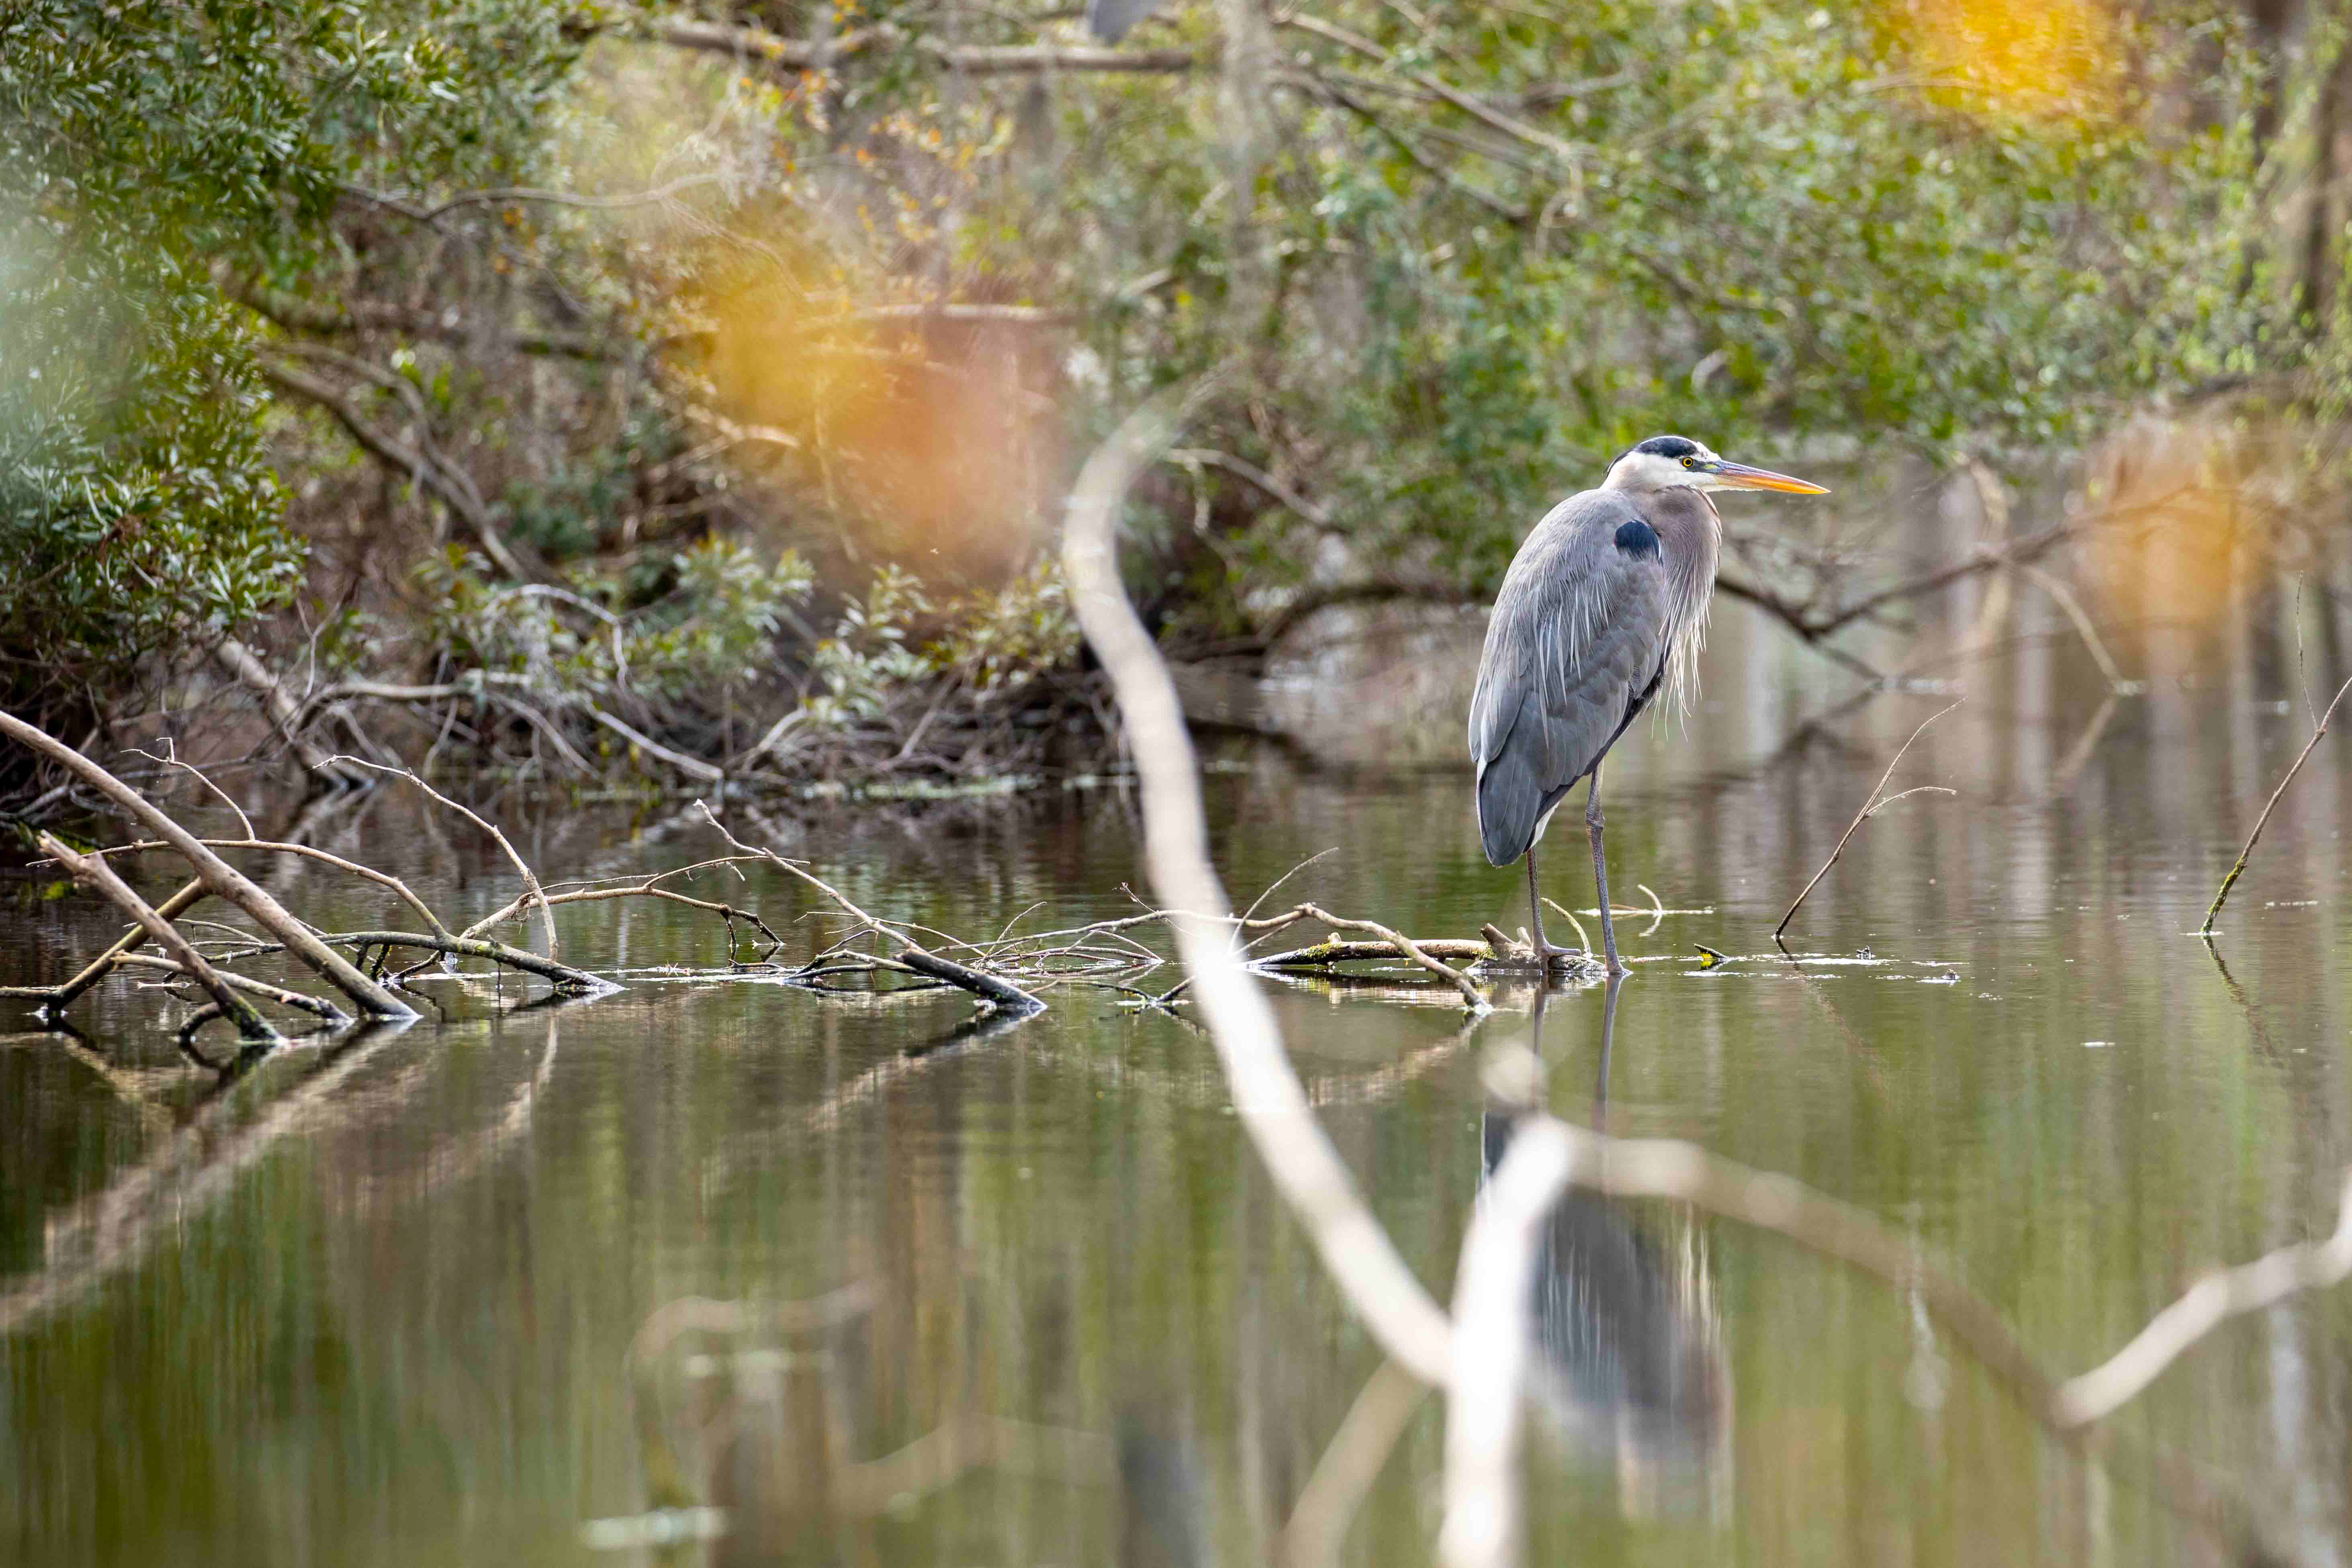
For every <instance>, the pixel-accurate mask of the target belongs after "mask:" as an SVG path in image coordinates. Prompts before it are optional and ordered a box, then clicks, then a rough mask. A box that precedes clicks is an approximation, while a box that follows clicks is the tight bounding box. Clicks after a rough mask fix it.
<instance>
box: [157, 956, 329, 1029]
mask: <svg viewBox="0 0 2352 1568" xmlns="http://www.w3.org/2000/svg"><path fill="white" fill-rule="evenodd" d="M114 965H115V967H117V968H120V969H155V970H162V971H164V972H165V973H173V974H183V975H187V976H188V977H189V978H190V979H194V978H196V976H195V975H194V973H193V972H192V971H191V970H190V969H189V968H188V966H187V965H186V964H184V963H179V962H177V961H176V960H173V959H169V958H159V957H157V956H156V955H155V954H153V953H151V952H126V953H124V954H122V955H121V957H119V958H117V959H116V960H114ZM215 973H216V974H217V975H218V976H219V978H220V982H221V984H224V985H226V986H228V987H229V988H230V989H231V990H234V991H242V992H244V993H245V994H247V995H248V996H258V997H260V998H261V999H262V1000H264V1001H266V1002H275V1003H277V1004H278V1005H279V1006H281V1007H291V1008H293V1009H294V1010H295V1011H296V1012H298V1013H308V1014H310V1016H312V1017H314V1018H318V1019H320V1020H323V1021H324V1022H326V1023H328V1024H331V1025H335V1026H339V1027H340V1026H342V1025H344V1024H348V1023H350V1022H351V1021H352V1016H351V1015H350V1014H348V1013H346V1012H344V1011H343V1010H342V1009H341V1007H338V1006H336V1005H334V1004H333V1003H332V1002H330V1001H328V1000H327V999H326V998H325V997H323V996H308V995H305V994H302V993H301V992H299V991H289V990H288V989H286V987H284V986H283V985H272V984H269V983H268V981H265V980H256V979H254V978H252V977H251V976H250V975H245V974H239V973H236V971H234V970H228V969H222V970H217V971H215Z"/></svg>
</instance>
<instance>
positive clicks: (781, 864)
mask: <svg viewBox="0 0 2352 1568" xmlns="http://www.w3.org/2000/svg"><path fill="white" fill-rule="evenodd" d="M694 804H695V805H696V807H697V808H698V810H700V812H701V813H702V817H703V820H704V821H706V822H708V823H709V824H710V826H712V828H714V829H715V830H716V831H717V832H718V834H719V837H721V838H724V839H725V840H727V842H728V844H729V845H730V847H733V848H735V849H737V850H740V851H741V852H742V853H744V854H746V855H750V856H754V857H757V858H761V859H763V860H765V861H767V862H768V863H769V864H770V865H772V866H773V867H775V868H777V869H778V870H781V871H784V872H788V873H789V874H791V875H792V876H794V877H797V878H799V879H801V880H802V881H803V882H805V883H807V884H808V885H809V886H810V887H812V888H814V889H816V890H817V891H818V892H820V893H823V894H824V896H825V897H826V898H828V899H830V900H833V902H834V903H835V906H836V907H838V908H839V909H840V910H842V911H843V912H845V914H847V915H848V916H849V917H850V918H851V919H852V920H854V921H856V922H857V923H858V924H859V925H860V926H862V927H863V928H865V929H866V931H871V932H873V933H874V934H876V935H877V936H879V937H881V938H882V939H883V940H884V941H885V942H889V943H891V944H892V945H893V946H895V947H897V948H898V952H896V953H894V954H893V955H892V957H893V960H894V961H895V962H896V963H898V964H899V965H901V966H902V967H904V968H907V969H911V970H913V971H914V972H915V973H918V974H925V975H929V977H930V978H932V979H934V980H942V981H945V982H946V983H947V984H950V985H954V986H959V987H961V988H962V989H963V990H966V991H969V992H971V994H973V995H975V996H978V997H980V998H981V999H982V1000H983V1001H986V1002H989V1003H992V1004H994V1005H997V1006H999V1007H1004V1008H1009V1009H1011V1010H1013V1012H1015V1013H1017V1014H1019V1015H1021V1016H1024V1017H1025V1016H1028V1015H1030V1014H1033V1013H1042V1012H1044V1011H1045V1004H1044V1003H1043V1002H1040V1001H1039V1000H1037V998H1036V997H1034V996H1033V995H1031V994H1029V993H1028V992H1026V991H1024V990H1022V989H1021V987H1019V986H1017V985H1015V984H1013V983H1012V982H1010V981H1008V980H1004V979H1003V978H1001V977H999V976H997V975H993V974H990V973H986V972H985V971H983V970H978V969H972V968H969V967H967V966H965V965H963V964H961V963H952V962H950V960H947V959H944V958H941V957H940V956H939V955H938V954H937V953H934V952H929V951H928V950H926V949H925V948H924V947H923V946H922V945H921V944H920V943H919V942H916V941H914V940H913V939H912V938H911V937H909V936H908V935H907V933H906V931H904V930H901V929H900V928H899V927H898V926H894V925H890V924H887V922H885V921H878V920H876V919H875V918H874V917H873V916H872V915H869V914H867V913H866V911H865V910H862V909H859V908H858V907H857V905H856V903H855V902H854V901H852V900H851V899H850V898H849V896H848V895H847V894H845V893H844V892H842V891H841V889H838V888H835V887H834V886H833V885H832V884H831V883H829V882H827V881H825V880H824V879H823V878H821V877H819V876H817V875H816V874H815V873H814V872H813V871H811V870H810V869H809V868H807V867H805V866H801V865H797V864H795V863H794V862H793V861H790V860H787V859H785V858H783V857H782V856H781V855H779V854H777V853H776V852H775V851H774V850H772V849H766V848H762V847H760V846H757V845H751V844H746V843H744V842H743V841H742V840H741V839H740V838H738V837H735V836H734V835H733V834H732V833H730V832H729V831H728V830H727V828H726V826H725V825H724V824H722V823H720V821H719V816H718V814H717V813H716V812H714V811H712V810H711V809H710V805H709V802H707V801H697V802H695V803H694ZM975 951H977V950H976V949H975Z"/></svg>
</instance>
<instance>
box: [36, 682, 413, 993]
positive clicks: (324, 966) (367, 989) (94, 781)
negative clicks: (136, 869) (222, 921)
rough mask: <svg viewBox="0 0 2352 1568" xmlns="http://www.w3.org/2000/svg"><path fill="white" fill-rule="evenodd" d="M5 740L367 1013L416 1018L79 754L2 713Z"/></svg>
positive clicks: (125, 786) (282, 909) (253, 885)
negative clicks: (189, 872)
mask: <svg viewBox="0 0 2352 1568" xmlns="http://www.w3.org/2000/svg"><path fill="white" fill-rule="evenodd" d="M0 735H5V736H7V737H8V738H9V739H11V740H13V741H16V742H18V743H19V744H21V745H25V746H28V747H30V748H32V749H33V750H34V751H36V752H40V753H41V754H42V755H43V756H45V757H47V758H48V759H49V760H50V761H52V762H54V763H58V764H59V765H60V766H62V767H64V768H65V769H67V771H68V772H70V773H73V774H74V775H75V776H77V777H78V778H79V779H80V780H81V781H82V782H83V783H85V784H89V785H90V786H91V787H92V788H94V789H96V790H98V791H99V792H100V794H101V795H105V796H106V797H107V798H108V799H109V800H111V801H113V802H114V803H115V804H116V805H120V806H121V807H122V809H123V810H125V811H127V812H129V813H130V814H131V816H133V817H135V818H137V819H138V820H139V821H140V822H141V823H142V824H143V825H144V826H146V827H147V829H148V830H149V831H150V832H152V833H153V834H154V835H155V836H156V837H159V838H162V839H163V840H164V841H165V842H166V843H168V844H170V845H171V847H173V849H175V850H177V851H178V852H179V854H180V856H181V857H182V858H184V859H185V860H186V861H187V862H188V864H189V865H191V866H192V867H194V868H195V872H196V876H197V878H198V879H200V880H201V881H203V882H204V884H205V888H206V889H208V890H209V891H211V892H212V893H214V894H215V895H216V896H217V897H220V898H224V899H226V900H228V901H229V902H230V903H233V904H235V905H236V907H237V908H239V909H241V910H244V911H245V912H246V913H247V914H248V915H251V916H252V917H253V919H254V921H255V922H256V923H257V924H258V925H259V926H260V927H261V928H262V929H263V930H264V931H268V933H269V934H270V935H271V936H272V937H275V938H276V939H277V940H278V942H280V943H282V944H283V945H284V946H285V947H286V948H287V949H288V951H289V952H292V953H293V954H294V956H295V957H297V958H299V959H300V960H301V961H302V962H303V963H306V964H308V965H310V968H311V969H313V970H315V971H316V972H317V973H320V975H322V976H324V977H325V978H326V979H327V981H328V982H329V983H331V984H332V985H333V986H334V987H335V989H336V990H338V991H341V993H342V994H344V995H346V996H348V997H350V998H351V999H352V1002H353V1003H355V1004H356V1005H358V1006H359V1008H360V1010H361V1011H362V1013H365V1014H369V1015H371V1016H375V1017H379V1018H413V1017H415V1016H416V1009H415V1008H414V1007H411V1006H410V1005H408V1004H407V1003H405V1002H403V1001H402V1000H401V999H400V998H399V997H397V996H395V995H394V994H392V993H391V992H390V991H387V990H385V989H384V988H383V986H382V985H380V984H377V983H376V982H374V981H373V980H371V979H369V978H368V977H367V976H366V975H364V974H362V973H360V971H359V970H358V969H357V968H356V967H354V966H353V965H352V963H350V962H348V961H347V960H346V959H344V958H343V956H342V955H341V953H338V952H335V951H334V950H333V949H332V948H331V947H329V946H327V944H326V943H324V942H320V940H319V939H318V937H317V936H316V935H314V934H313V933H312V932H311V931H310V928H309V927H307V926H305V925H303V924H302V922H301V921H298V920H296V919H295V918H294V917H293V916H292V915H290V914H289V913H288V912H287V911H286V909H285V907H284V906H283V905H281V904H279V903H278V900H275V899H273V898H271V897H270V896H269V895H268V893H266V892H264V891H263V890H262V889H261V888H260V887H259V886H258V885H257V883H255V882H254V881H253V879H250V878H248V877H247V876H246V875H245V874H244V873H243V872H241V871H239V870H237V869H236V868H235V867H234V866H231V865H230V864H229V863H228V862H227V861H226V860H224V859H222V858H220V857H219V856H218V855H215V854H214V853H213V852H212V851H211V850H210V849H208V848H206V847H205V846H204V845H203V844H202V843H201V842H199V841H198V840H197V838H196V837H195V835H194V834H192V833H190V832H189V831H188V830H187V829H185V828H184V827H182V826H180V825H179V824H178V823H176V822H174V821H173V820H172V819H171V818H170V817H169V816H165V815H164V814H163V812H162V811H160V810H158V809H157V808H156V807H155V806H154V805H152V803H151V802H150V801H149V800H148V799H147V798H146V796H144V795H141V794H140V793H139V792H138V791H137V790H134V789H132V788H131V786H130V785H129V784H124V783H123V782H122V781H121V779H118V778H116V777H115V776H114V775H113V774H112V773H108V772H107V771H106V770H105V769H104V768H102V767H100V766H99V765H98V764H97V763H93V762H91V761H90V760H89V758H88V757H85V756H83V755H82V754H81V753H80V752H77V751H75V750H74V749H73V748H72V747H71V746H68V745H67V744H66V743H65V742H62V741H59V740H58V739H56V738H55V737H54V736H51V735H49V734H47V732H45V731H40V730H37V729H35V728H34V727H33V726H32V725H30V724H27V723H26V722H25V721H23V720H22V719H19V718H17V717H16V715H15V714H13V713H8V712H5V711H0Z"/></svg>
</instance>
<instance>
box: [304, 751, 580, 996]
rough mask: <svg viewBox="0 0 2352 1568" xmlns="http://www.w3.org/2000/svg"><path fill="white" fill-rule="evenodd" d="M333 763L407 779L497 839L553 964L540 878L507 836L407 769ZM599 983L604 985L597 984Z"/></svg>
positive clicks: (550, 921) (550, 922)
mask: <svg viewBox="0 0 2352 1568" xmlns="http://www.w3.org/2000/svg"><path fill="white" fill-rule="evenodd" d="M335 760H336V761H337V762H339V763H351V764H352V766H353V767H361V768H365V769H367V770H368V771H369V772H371V773H390V774H391V775H392V776H393V777H394V778H401V779H406V780H407V781H408V782H409V783H410V784H415V786H416V787H417V788H418V789H421V790H423V791H424V792H425V794H426V795H429V796H430V797H432V798H433V799H434V800H436V801H437V802H439V803H440V804H441V805H446V806H447V807H448V808H449V809H450V810H451V811H454V812H456V813H457V815H458V816H462V817H464V818H465V819H466V820H467V821H468V822H470V823H472V824H473V825H474V826H477V827H478V828H480V829H481V830H482V831H483V832H485V833H487V834H488V835H489V836H490V837H492V838H494V839H496V840H497V841H498V846H499V848H500V849H501V850H503V851H505V853H506V858H507V862H508V864H509V865H511V866H512V867H514V868H515V869H516V870H517V871H520V873H522V888H523V895H524V897H526V898H528V899H529V900H530V901H531V902H532V903H534V904H536V905H537V906H538V907H539V929H540V934H541V935H542V936H543V937H545V938H546V939H547V957H548V962H549V963H554V962H555V956H556V953H555V916H554V915H553V914H552V913H551V912H550V910H548V907H547V895H546V894H545V893H544V892H542V891H541V889H540V886H539V879H538V878H537V877H536V876H534V875H533V874H532V873H531V869H530V864H529V863H528V862H527V861H525V860H524V859H523V858H522V857H521V855H520V854H518V853H517V852H516V850H515V847H514V846H513V845H512V844H511V843H509V842H508V840H507V836H506V835H505V834H503V833H501V832H499V828H498V825H497V824H496V823H493V822H491V821H490V820H489V819H488V817H485V816H482V815H481V814H480V813H479V812H477V811H475V810H473V809H472V808H471V807H469V806H464V805H458V804H457V802H456V801H454V800H451V799H450V798H449V797H448V796H447V795H443V794H442V793H441V792H440V791H439V790H437V789H435V788H434V787H433V786H432V785H431V784H426V783H425V781H424V780H423V779H421V778H418V777H417V776H416V774H415V773H414V772H412V771H411V770H409V769H407V768H394V767H386V766H385V765H384V764H383V763H371V762H365V761H362V759H360V758H358V757H344V756H339V757H337V758H336V759H335ZM434 923H435V924H436V926H437V925H438V924H439V923H440V922H438V921H436V922H434ZM567 973H574V974H576V973H580V972H579V971H577V970H572V971H568V972H567ZM599 984H603V983H602V982H599Z"/></svg>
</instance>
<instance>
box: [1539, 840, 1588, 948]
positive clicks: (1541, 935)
mask: <svg viewBox="0 0 2352 1568" xmlns="http://www.w3.org/2000/svg"><path fill="white" fill-rule="evenodd" d="M1528 918H1529V919H1531V920H1533V921H1535V922H1536V960H1537V962H1538V963H1551V962H1552V961H1553V960H1554V959H1559V958H1566V957H1568V956H1569V955H1570V953H1572V952H1575V951H1576V950H1575V949H1574V948H1572V947H1554V946H1552V944H1551V943H1550V942H1549V941H1548V940H1546V939H1545V937H1544V929H1543V889H1541V888H1539V887H1538V886H1537V885H1536V847H1535V846H1534V845H1532V844H1530V845H1528ZM1587 956H1588V957H1589V956H1590V954H1588V955H1587Z"/></svg>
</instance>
